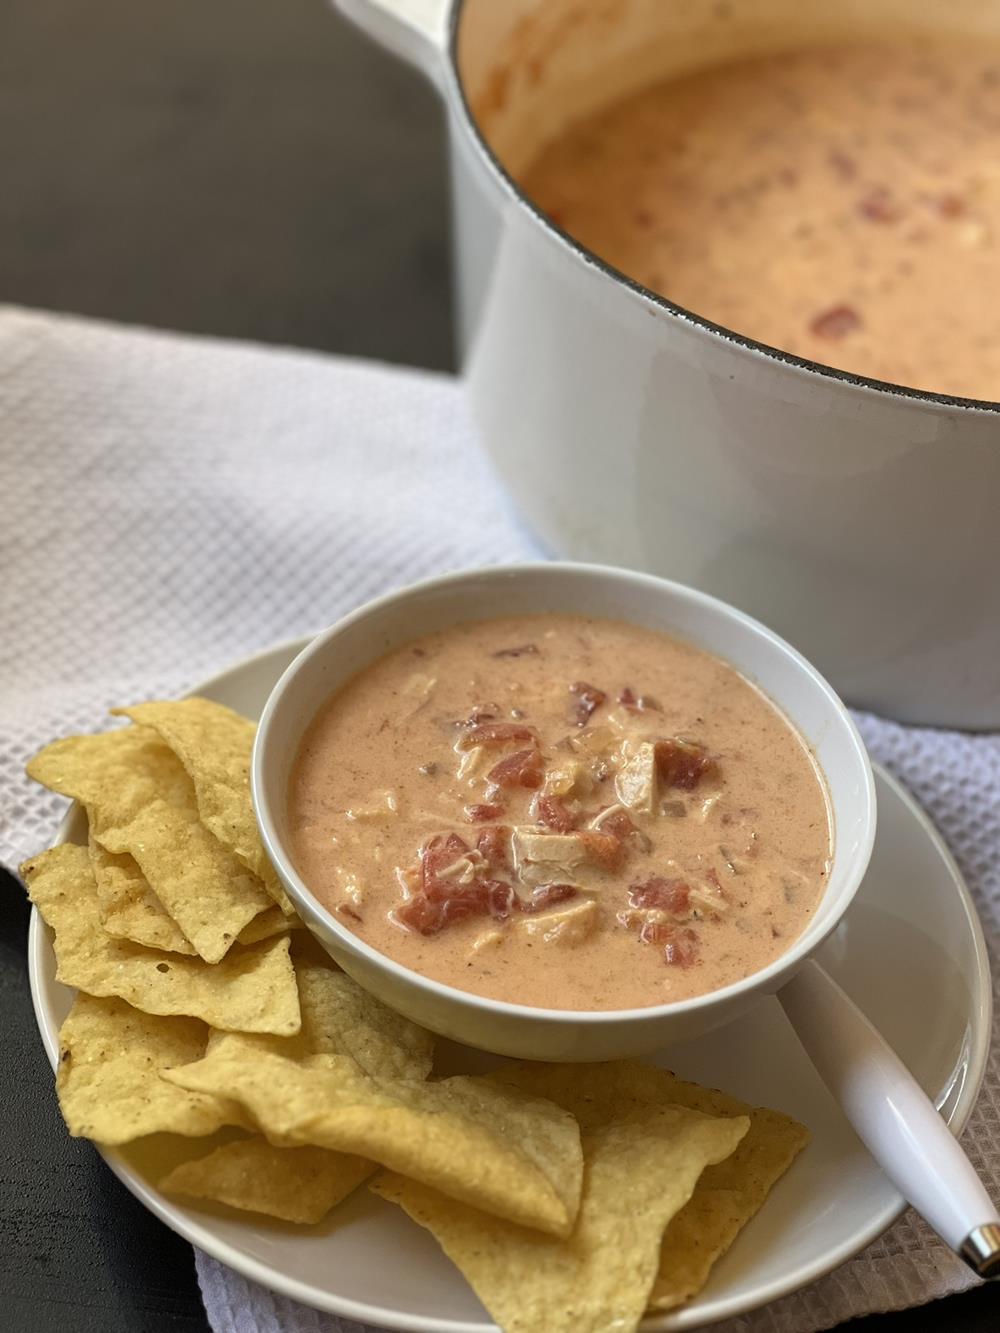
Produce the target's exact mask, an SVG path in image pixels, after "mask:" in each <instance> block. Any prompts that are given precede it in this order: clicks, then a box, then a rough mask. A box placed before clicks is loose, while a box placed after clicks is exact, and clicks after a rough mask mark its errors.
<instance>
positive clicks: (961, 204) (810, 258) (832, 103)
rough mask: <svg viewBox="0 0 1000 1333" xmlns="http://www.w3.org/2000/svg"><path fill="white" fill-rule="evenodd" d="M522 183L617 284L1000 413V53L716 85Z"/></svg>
mask: <svg viewBox="0 0 1000 1333" xmlns="http://www.w3.org/2000/svg"><path fill="white" fill-rule="evenodd" d="M521 184H522V185H523V187H524V189H525V191H526V192H527V194H528V195H529V196H530V197H531V198H533V199H534V200H535V201H536V202H537V203H538V205H539V206H540V207H541V208H542V209H544V211H545V212H547V213H548V214H550V216H551V217H552V218H553V219H554V220H555V221H556V222H557V223H558V224H559V225H560V226H561V227H562V228H563V229H564V230H565V231H567V232H569V233H570V234H571V235H572V236H574V237H576V238H577V239H578V240H579V241H581V242H582V243H583V244H584V245H585V246H587V247H588V248H589V249H590V250H593V251H594V252H595V253H596V254H598V255H600V256H601V257H602V258H603V259H605V260H606V261H607V262H608V263H610V264H612V265H614V267H615V268H618V269H620V270H621V271H622V272H623V273H625V274H627V275H628V276H629V277H632V278H634V279H637V280H638V281H639V282H641V283H643V284H644V285H645V286H647V287H650V288H652V289H653V290H655V291H657V292H659V293H660V294H662V295H663V296H666V297H668V298H669V299H670V300H671V301H674V302H676V303H677V304H678V305H681V306H683V307H685V308H686V309H688V310H691V311H694V312H696V313H697V314H699V315H702V316H704V317H706V318H707V319H709V320H712V321H714V322H715V323H717V324H721V325H724V326H725V327H727V328H730V329H733V330H735V331H737V332H739V333H743V334H746V335H748V336H749V337H752V338H756V339H758V340H759V341H760V342H764V343H768V344H770V345H772V346H774V347H778V348H781V349H783V350H785V351H788V352H794V353H797V354H798V355H800V356H804V357H809V358H811V359H813V360H815V361H820V362H823V363H825V364H827V365H831V366H836V367H839V368H840V369H843V370H850V371H855V372H856V373H858V374H862V375H868V376H873V377H875V378H877V379H883V380H889V381H891V382H893V383H896V384H903V385H907V386H910V387H912V388H920V389H926V390H931V391H935V392H939V393H951V394H959V395H962V396H967V397H974V398H986V399H1000V315H998V313H997V303H996V293H997V291H998V290H1000V48H997V47H994V46H990V45H988V44H979V45H975V46H974V45H971V44H962V43H947V42H945V43H942V44H936V43H935V44H933V45H930V44H920V45H900V46H858V47H839V48H833V49H815V50H805V51H800V52H793V53H789V54H785V55H777V56H774V57H770V58H766V59H763V58H761V59H754V60H748V61H745V62H742V63H736V64H731V65H726V66H721V67H715V68H712V69H707V70H704V71H702V72H700V73H695V74H693V75H691V76H689V77H686V78H682V79H678V80H675V81H670V82H667V83H662V84H660V85H657V86H655V87H652V88H649V89H648V90H646V91H644V92H642V93H640V94H639V95H637V96H634V97H631V98H630V99H628V100H625V101H622V102H620V103H617V104H615V105H612V106H611V107H609V108H607V109H605V110H603V111H601V112H600V113H599V114H597V115H595V116H593V117H591V118H590V119H587V120H584V121H582V122H580V123H578V124H577V125H575V126H574V127H572V128H571V129H570V130H569V132H568V133H566V134H565V135H564V136H563V137H561V138H559V139H557V140H556V141H555V142H554V143H552V144H551V145H550V146H549V147H548V148H547V149H545V150H544V151H543V152H542V154H541V155H540V156H539V157H538V158H537V159H536V160H535V162H534V163H533V164H532V165H531V167H530V168H529V169H528V171H527V172H526V173H525V175H524V177H523V179H522V181H521Z"/></svg>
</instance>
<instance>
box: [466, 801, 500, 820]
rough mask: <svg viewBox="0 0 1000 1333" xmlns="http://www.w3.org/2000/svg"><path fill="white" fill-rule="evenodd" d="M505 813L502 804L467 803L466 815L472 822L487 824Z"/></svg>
mask: <svg viewBox="0 0 1000 1333" xmlns="http://www.w3.org/2000/svg"><path fill="white" fill-rule="evenodd" d="M502 814H503V806H502V805H485V804H484V805H467V806H466V807H465V817H466V819H467V820H468V821H469V823H470V824H487V823H489V822H490V820H493V819H499V818H500V816H501V815H502Z"/></svg>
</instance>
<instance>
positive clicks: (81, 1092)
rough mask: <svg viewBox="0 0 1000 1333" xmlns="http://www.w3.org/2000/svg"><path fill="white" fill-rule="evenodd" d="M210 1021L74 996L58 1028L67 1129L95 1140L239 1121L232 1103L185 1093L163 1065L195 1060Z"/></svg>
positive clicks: (59, 1082)
mask: <svg viewBox="0 0 1000 1333" xmlns="http://www.w3.org/2000/svg"><path fill="white" fill-rule="evenodd" d="M207 1038H208V1028H207V1027H206V1026H205V1024H204V1023H200V1022H199V1021H198V1020H197V1019H195V1018H159V1017H154V1016H153V1015H150V1014H144V1013H141V1012H140V1011H139V1010H138V1009H133V1008H132V1006H131V1005H129V1004H126V1003H125V1001H124V1000H118V999H113V998H106V999H95V998H94V997H93V996H91V995H77V997H76V999H75V1001H74V1002H73V1008H72V1009H71V1010H70V1012H69V1016H68V1017H67V1019H66V1021H65V1022H64V1023H63V1025H62V1028H61V1029H60V1031H59V1070H58V1073H57V1075H56V1090H57V1092H58V1094H59V1109H60V1110H61V1111H62V1115H63V1119H64V1120H65V1121H66V1125H67V1128H68V1129H69V1132H70V1133H71V1134H72V1135H74V1136H75V1137H81V1136H82V1137H83V1138H88V1139H94V1140H96V1142H98V1143H104V1144H121V1143H130V1142H131V1141H132V1140H133V1139H138V1138H141V1137H142V1136H143V1135H144V1134H158V1133H160V1132H161V1131H164V1130H166V1131H169V1132H170V1133H171V1134H187V1135H200V1134H213V1133H214V1132H215V1131H216V1130H217V1129H219V1128H220V1126H222V1125H239V1124H242V1123H243V1116H242V1114H241V1112H240V1110H239V1107H238V1106H237V1105H236V1103H235V1102H231V1101H229V1100H228V1099H227V1098H221V1097H211V1096H206V1094H205V1093H201V1092H184V1091H183V1090H182V1089H180V1088H177V1087H174V1086H173V1085H172V1084H170V1083H166V1082H164V1080H163V1079H162V1078H160V1076H159V1071H160V1070H161V1069H164V1068H166V1067H168V1066H169V1065H176V1064H181V1065H182V1064H187V1063H188V1062H189V1061H191V1060H197V1059H199V1058H200V1057H201V1055H202V1054H203V1053H204V1050H205V1043H206V1040H207Z"/></svg>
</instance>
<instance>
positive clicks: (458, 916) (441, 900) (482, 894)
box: [395, 879, 515, 935]
mask: <svg viewBox="0 0 1000 1333" xmlns="http://www.w3.org/2000/svg"><path fill="white" fill-rule="evenodd" d="M514 902H515V893H514V890H513V889H512V888H511V886H510V885H509V884H506V883H504V882H503V881H502V880H497V879H487V880H477V881H476V882H475V883H474V884H463V885H457V886H456V887H455V889H454V891H453V892H452V893H450V894H449V895H447V896H441V897H435V898H431V897H428V895H427V894H425V893H418V894H415V895H414V896H413V897H412V898H409V899H407V901H406V902H405V903H400V905H399V906H398V907H397V908H396V910H395V916H396V920H397V921H399V922H400V923H401V924H402V925H404V926H406V927H407V928H408V929H410V930H415V931H418V932H419V933H420V934H421V935H436V934H437V933H438V932H439V931H441V930H444V928H445V926H450V925H451V924H452V923H453V922H455V921H463V920H465V919H466V918H467V917H472V916H491V917H493V918H494V919H495V920H497V921H503V920H505V919H506V918H507V917H508V916H510V913H511V911H512V910H513V908H514Z"/></svg>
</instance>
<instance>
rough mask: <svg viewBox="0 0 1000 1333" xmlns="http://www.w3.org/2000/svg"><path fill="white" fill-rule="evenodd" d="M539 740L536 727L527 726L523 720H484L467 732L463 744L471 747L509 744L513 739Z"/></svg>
mask: <svg viewBox="0 0 1000 1333" xmlns="http://www.w3.org/2000/svg"><path fill="white" fill-rule="evenodd" d="M537 740H538V732H537V731H536V730H535V728H534V727H526V726H525V725H524V723H523V722H484V723H483V724H482V726H475V727H473V728H472V730H471V731H469V732H467V733H466V735H465V736H464V737H463V744H464V745H465V746H466V747H467V748H469V749H471V748H472V746H473V745H508V744H509V743H510V742H511V741H537Z"/></svg>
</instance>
